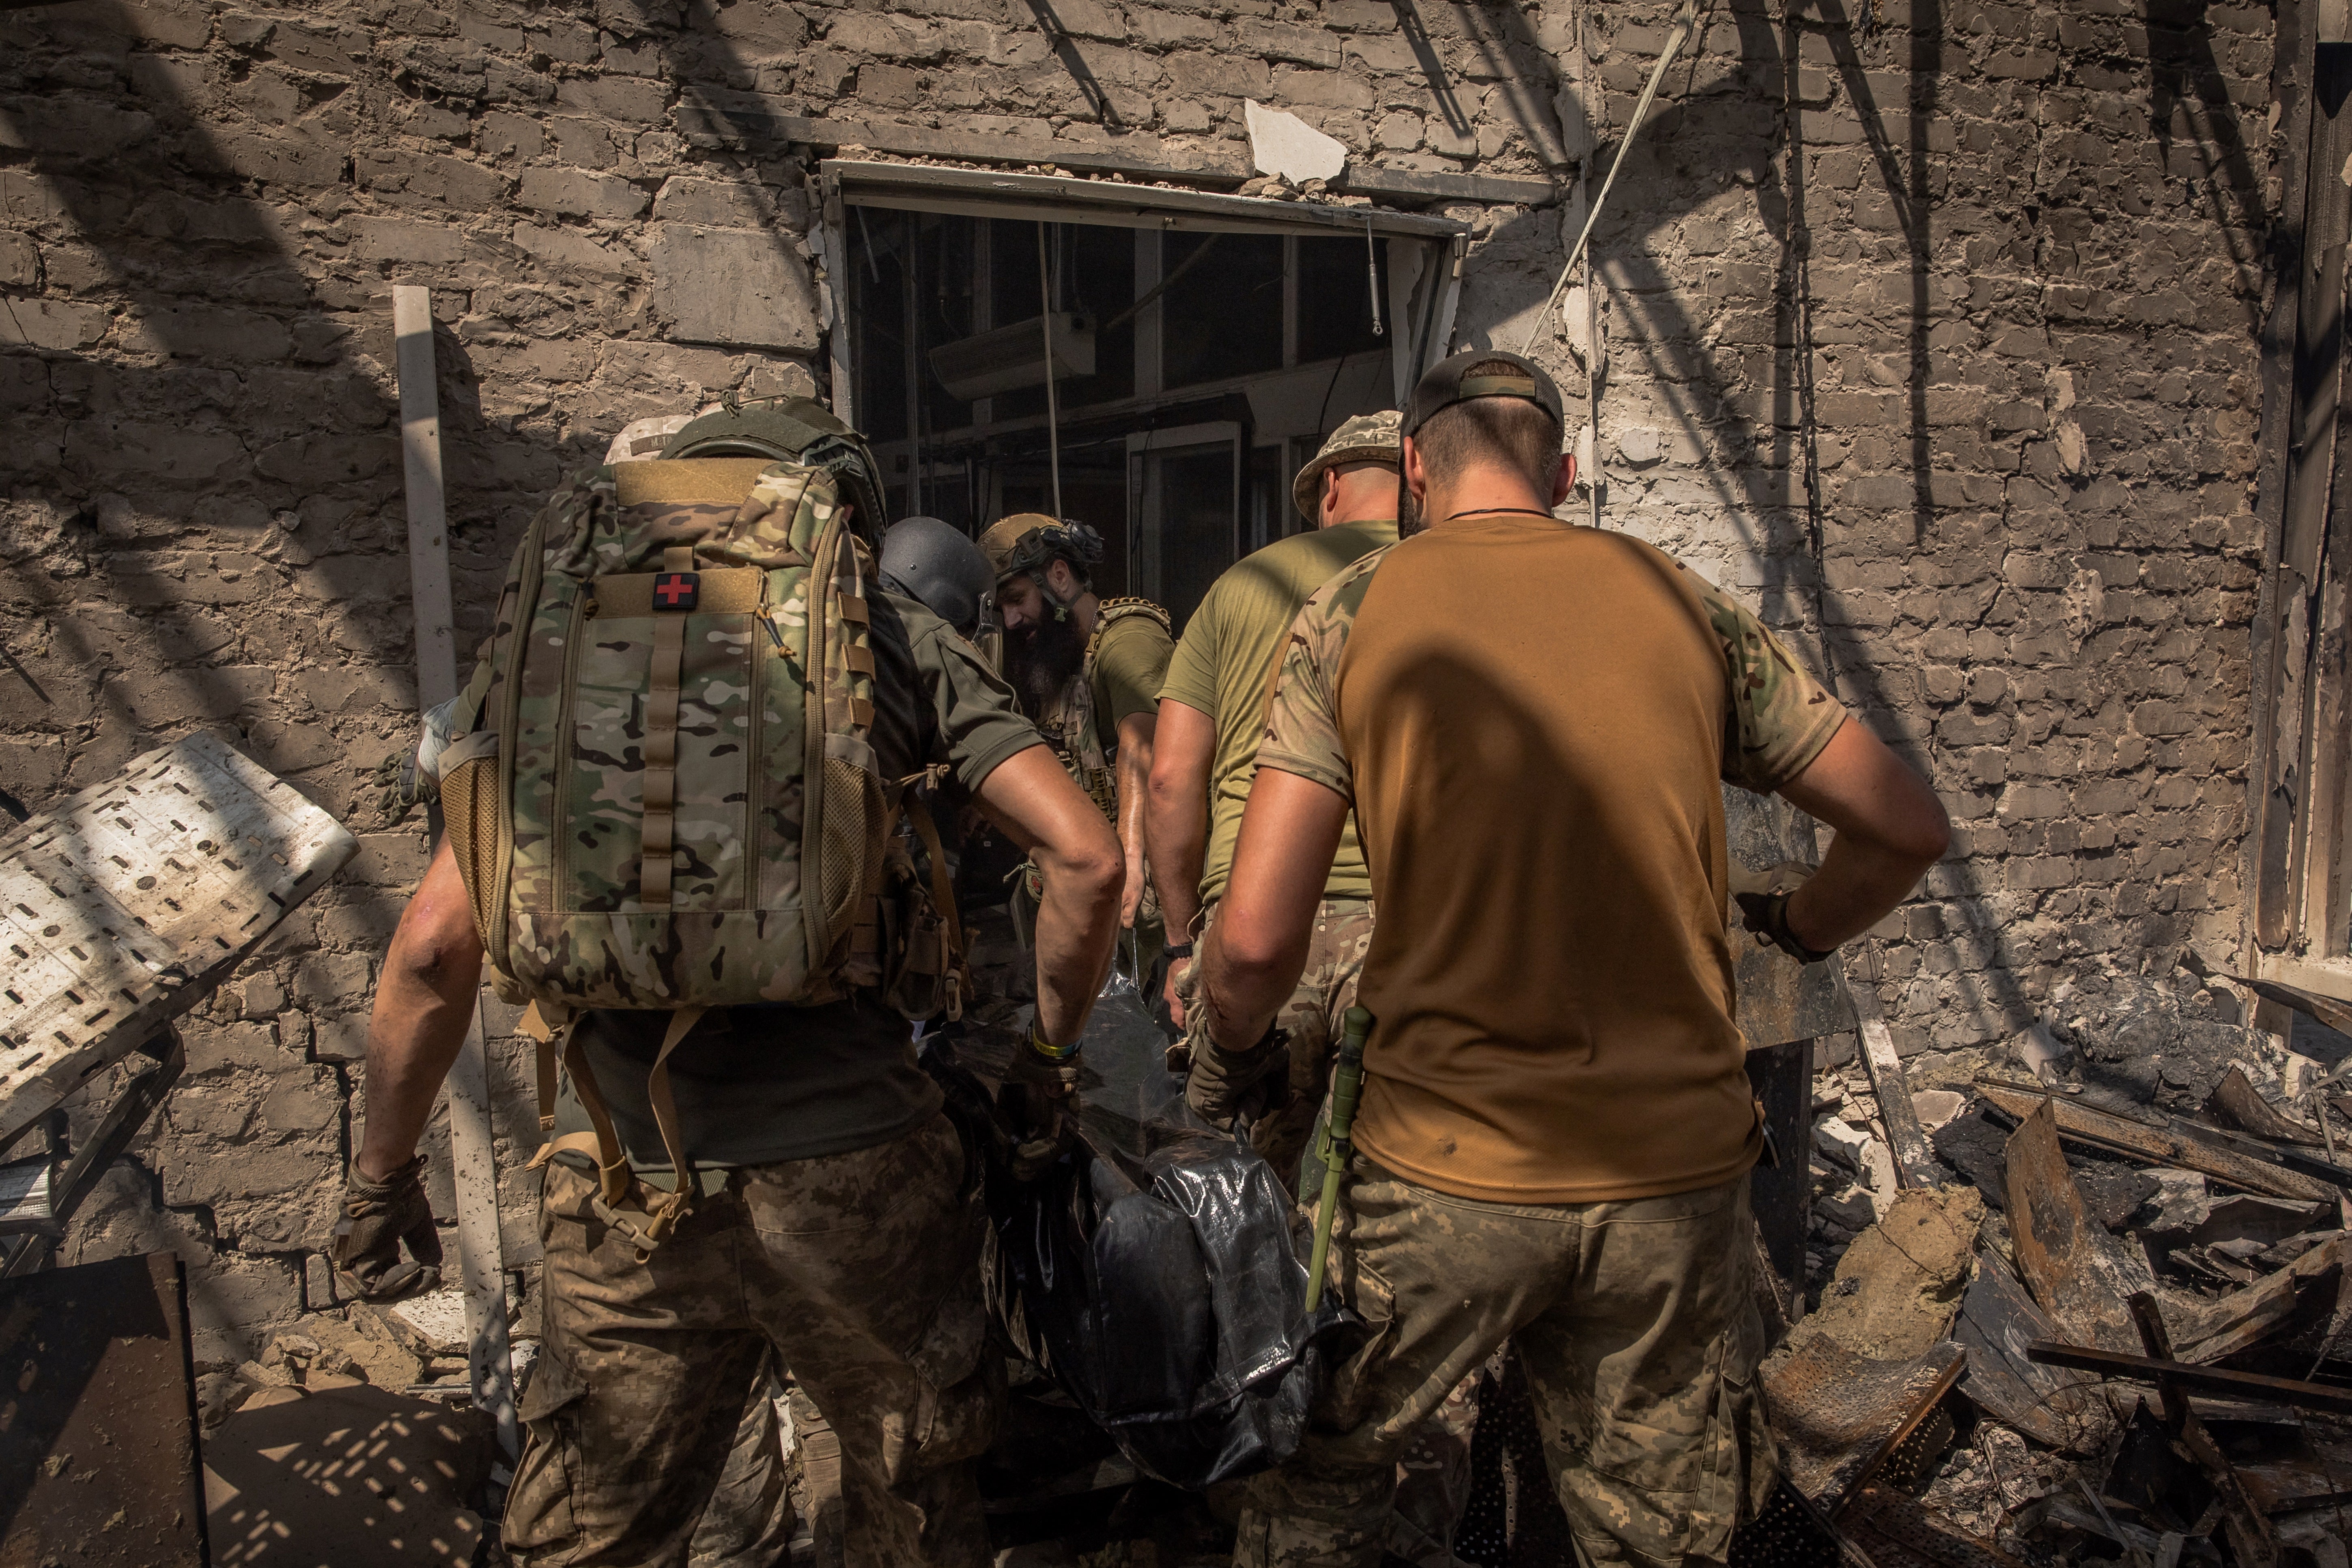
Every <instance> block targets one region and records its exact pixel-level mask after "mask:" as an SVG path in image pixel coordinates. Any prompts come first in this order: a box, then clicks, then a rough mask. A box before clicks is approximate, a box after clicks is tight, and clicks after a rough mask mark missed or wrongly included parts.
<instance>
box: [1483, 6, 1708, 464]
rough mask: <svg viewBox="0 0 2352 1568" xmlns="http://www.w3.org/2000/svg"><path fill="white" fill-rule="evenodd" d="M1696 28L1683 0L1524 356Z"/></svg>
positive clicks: (1522, 349)
mask: <svg viewBox="0 0 2352 1568" xmlns="http://www.w3.org/2000/svg"><path fill="white" fill-rule="evenodd" d="M1697 26H1698V0H1683V8H1682V10H1681V11H1679V12H1678V13H1676V14H1675V30H1674V31H1673V32H1671V33H1669V34H1667V35H1666V47H1665V48H1664V51H1663V52H1661V53H1660V54H1659V56H1658V63H1657V65H1656V66H1654V68H1652V69H1651V71H1650V79H1649V82H1648V84H1647V85H1646V86H1644V87H1643V89H1642V96H1641V99H1640V100H1639V101H1637V102H1636V103H1635V104H1634V105H1633V120H1632V121H1629V122H1628V123H1627V125H1626V127H1625V136H1624V139H1623V140H1622V141H1621V142H1618V143H1617V156H1615V157H1614V158H1612V159H1611V160H1610V161H1609V177H1608V178H1607V179H1604V180H1602V181H1601V194H1600V195H1597V196H1595V197H1593V199H1592V206H1591V210H1590V211H1588V212H1587V213H1586V214H1585V215H1584V227H1583V229H1582V230H1581V231H1580V232H1579V233H1578V235H1577V237H1576V243H1575V244H1574V245H1573V246H1571V247H1569V252H1568V260H1567V262H1566V264H1565V265H1563V266H1562V267H1561V268H1560V269H1559V281H1558V282H1557V283H1554V284H1553V285H1552V286H1551V293H1550V295H1549V297H1548V298H1546V299H1545V300H1544V308H1543V309H1542V310H1539V311H1538V312H1537V313H1536V319H1535V321H1534V322H1533V323H1532V324H1531V325H1529V327H1528V335H1527V338H1526V340H1525V341H1524V342H1521V343H1520V344H1519V351H1518V352H1519V353H1522V354H1524V353H1527V352H1528V350H1529V349H1531V348H1533V347H1535V342H1536V334H1537V333H1538V332H1540V331H1543V326H1544V322H1546V321H1549V320H1550V319H1551V313H1552V311H1553V310H1557V309H1559V297H1560V294H1561V293H1562V292H1563V291H1564V290H1565V289H1567V288H1568V280H1569V279H1570V277H1572V276H1574V274H1575V272H1576V262H1577V258H1579V257H1580V256H1582V255H1583V254H1584V246H1585V242H1586V241H1587V240H1589V239H1591V237H1592V226H1593V225H1594V224H1596V223H1598V222H1600V221H1601V207H1602V206H1603V205H1606V204H1607V202H1608V200H1609V189H1610V187H1611V186H1612V185H1614V184H1616V183H1617V171H1618V170H1620V169H1622V168H1623V167H1624V166H1625V154H1626V153H1629V152H1631V151H1633V139H1634V138H1635V137H1636V136H1638V135H1640V134H1641V132H1642V121H1643V120H1645V119H1647V118H1648V117H1649V113H1650V103H1651V100H1654V99H1655V98H1656V97H1657V96H1658V83H1660V82H1661V81H1663V80H1664V79H1665V75H1666V68H1667V67H1669V66H1671V65H1673V64H1674V63H1675V56H1676V55H1678V54H1680V53H1682V47H1683V45H1685V43H1688V42H1689V41H1690V36H1691V34H1692V32H1693V31H1694V30H1695V29H1696V27H1697ZM1596 439H1597V437H1596Z"/></svg>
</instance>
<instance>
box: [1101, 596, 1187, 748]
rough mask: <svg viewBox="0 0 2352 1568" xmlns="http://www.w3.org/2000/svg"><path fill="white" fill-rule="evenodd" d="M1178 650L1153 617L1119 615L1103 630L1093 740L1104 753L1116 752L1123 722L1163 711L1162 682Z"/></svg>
mask: <svg viewBox="0 0 2352 1568" xmlns="http://www.w3.org/2000/svg"><path fill="white" fill-rule="evenodd" d="M1175 646H1176V645H1175V643H1174V642H1173V641H1172V640H1171V639H1170V637H1169V636H1168V628H1166V627H1165V626H1161V625H1160V623H1159V622H1158V621H1157V620H1155V619H1154V618H1153V617H1151V616H1120V617H1119V618H1118V620H1116V621H1113V622H1112V623H1111V624H1110V625H1109V626H1105V627H1104V628H1103V635H1102V641H1100V642H1098V643H1097V644H1096V645H1095V674H1094V687H1095V691H1094V697H1095V738H1096V739H1097V741H1100V742H1102V747H1103V750H1104V751H1105V752H1114V751H1117V750H1118V721H1120V720H1122V719H1124V718H1126V717H1128V716H1129V714H1131V713H1157V712H1158V711H1159V710H1160V680H1161V679H1162V678H1163V677H1164V676H1166V675H1167V673H1168V656H1169V654H1170V653H1171V651H1172V650H1173V649H1174V647H1175Z"/></svg>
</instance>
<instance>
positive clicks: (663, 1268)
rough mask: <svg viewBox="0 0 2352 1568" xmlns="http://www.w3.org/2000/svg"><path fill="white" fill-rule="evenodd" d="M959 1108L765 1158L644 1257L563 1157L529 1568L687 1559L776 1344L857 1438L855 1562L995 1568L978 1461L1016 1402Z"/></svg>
mask: <svg viewBox="0 0 2352 1568" xmlns="http://www.w3.org/2000/svg"><path fill="white" fill-rule="evenodd" d="M963 1165H964V1157H963V1150H962V1146H961V1142H959V1141H958V1139H957V1136H956V1133H955V1131H954V1129H953V1127H952V1126H951V1125H950V1123H949V1121H947V1119H946V1118H945V1117H944V1116H940V1117H934V1118H933V1119H932V1120H931V1121H929V1122H927V1123H925V1124H924V1125H923V1126H922V1127H921V1128H919V1129H918V1130H917V1131H914V1132H911V1133H909V1134H908V1135H907V1136H905V1137H903V1138H898V1139H896V1140H893V1141H892V1142H887V1143H882V1144H878V1145H877V1146H875V1147H873V1148H870V1149H861V1150H856V1151H855V1152H849V1153H845V1154H829V1155H824V1156H822V1157H820V1158H816V1159H809V1160H793V1161H786V1162H782V1163H776V1164H771V1165H753V1166H746V1167H743V1168H740V1169H738V1170H735V1171H732V1172H730V1173H729V1174H728V1179H727V1184H726V1186H725V1188H724V1189H723V1190H722V1191H720V1192H719V1193H716V1194H712V1195H710V1196H708V1197H704V1198H700V1199H698V1200H697V1202H696V1204H695V1207H694V1212H693V1213H692V1214H691V1215H688V1217H687V1219H686V1220H685V1221H684V1222H683V1223H682V1224H680V1226H678V1228H677V1233H676V1234H675V1235H673V1236H672V1237H670V1238H669V1239H668V1240H667V1241H666V1242H664V1243H663V1244H662V1246H661V1247H659V1248H658V1249H657V1250H656V1252H654V1254H653V1255H652V1256H651V1257H650V1258H648V1259H647V1260H646V1261H645V1262H643V1263H640V1262H638V1261H637V1256H636V1251H635V1247H632V1246H631V1245H630V1244H629V1243H628V1242H627V1241H625V1240H624V1239H623V1238H621V1237H617V1236H615V1235H614V1234H613V1233H612V1232H611V1231H610V1230H609V1229H608V1228H607V1227H606V1226H604V1223H603V1222H602V1221H601V1220H598V1219H597V1218H596V1217H595V1216H594V1215H593V1211H592V1210H591V1207H590V1198H591V1197H592V1196H593V1191H594V1181H593V1177H591V1176H589V1175H587V1174H585V1173H582V1172H580V1171H578V1170H575V1169H573V1168H572V1167H571V1166H569V1165H566V1164H564V1163H561V1162H558V1163H551V1164H550V1165H549V1166H548V1167H547V1172H546V1175H547V1184H546V1188H545V1190H544V1192H543V1193H542V1194H541V1206H540V1235H541V1243H542V1246H543V1248H544V1252H545V1264H544V1269H545V1272H544V1276H543V1279H544V1285H543V1289H544V1291H545V1298H544V1307H543V1319H544V1323H543V1341H542V1349H541V1355H540V1362H539V1364H538V1366H537V1368H536V1369H535V1370H534V1372H533V1374H532V1377H531V1381H530V1387H529V1388H528V1389H527V1390H525V1393H524V1397H523V1401H522V1408H521V1411H520V1414H521V1416H522V1419H523V1422H524V1424H525V1426H526V1427H527V1429H528V1442H527V1444H526V1446H525V1447H524V1450H523V1457H522V1462H521V1464H520V1466H519V1467H518V1468H517V1472H516V1476H515V1484H514V1489H513V1491H512V1492H511V1493H510V1494H509V1497H508V1500H507V1514H506V1527H505V1540H506V1546H507V1550H508V1552H509V1553H510V1554H511V1555H513V1556H514V1557H515V1558H516V1559H517V1560H518V1561H519V1562H520V1563H523V1564H525V1565H526V1568H624V1565H627V1568H683V1565H684V1564H685V1563H687V1561H688V1548H689V1542H692V1541H693V1539H694V1537H695V1534H696V1526H697V1523H698V1521H700V1520H701V1518H702V1516H703V1514H704V1511H705V1509H706V1507H707V1505H708V1504H709V1502H710V1500H711V1496H712V1492H713V1490H714V1489H715V1488H717V1487H718V1486H719V1482H720V1478H721V1475H722V1472H723V1471H724V1470H725V1469H726V1468H727V1465H728V1460H729V1456H730V1451H731V1450H732V1449H733V1448H734V1447H735V1446H736V1444H737V1442H738V1440H739V1436H740V1428H741V1427H742V1426H743V1416H744V1413H745V1401H746V1399H747V1398H748V1397H749V1395H750V1394H751V1391H752V1389H753V1387H754V1384H755V1382H756V1381H757V1380H758V1379H759V1378H760V1376H761V1365H762V1361H763V1358H764V1357H765V1356H766V1355H767V1354H768V1352H769V1351H770V1349H771V1347H772V1348H773V1350H774V1352H775V1353H776V1355H777V1356H778V1357H779V1358H780V1359H781V1360H782V1363H783V1364H784V1365H785V1366H787V1367H789V1368H790V1369H791V1370H792V1373H793V1377H794V1378H795V1380H796V1381H797V1382H798V1383H799V1384H800V1386H801V1388H802V1389H803V1392H805V1393H806V1394H808V1395H809V1397H810V1398H811V1399H813V1400H814V1402H815V1404H816V1406H817V1408H818V1409H819V1410H821V1411H822V1412H824V1416H825V1419H826V1420H827V1422H828V1423H830V1424H831V1426H832V1427H833V1429H834V1431H835V1434H836V1435H837V1436H839V1439H840V1443H841V1462H842V1493H843V1514H844V1518H843V1536H844V1547H845V1560H846V1561H847V1562H848V1563H852V1564H857V1565H866V1564H883V1563H920V1564H938V1565H940V1568H972V1565H975V1564H983V1563H987V1562H988V1561H989V1559H990V1555H991V1553H990V1551H989V1546H988V1532H987V1529H986V1526H985V1523H984V1521H983V1520H982V1515H981V1508H980V1494H979V1491H978V1489H977V1488H976V1486H975V1485H974V1482H973V1479H972V1473H971V1469H972V1468H971V1460H972V1459H973V1458H976V1457H977V1456H978V1455H979V1454H980V1453H981V1452H982V1450H984V1449H985V1448H986V1447H987V1446H988V1442H989V1439H990V1438H991V1436H992V1435H993V1432H994V1427H995V1423H996V1418H997V1414H998V1411H999V1409H1000V1408H1001V1406H1002V1404H1003V1363H1002V1362H1001V1361H1000V1360H999V1359H998V1358H997V1357H995V1356H992V1355H990V1354H988V1353H987V1331H988V1323H987V1309H986V1306H985V1304H984V1302H983V1300H982V1293H981V1283H980V1273H979V1258H980V1250H981V1245H982V1235H983V1229H982V1225H983V1222H982V1218H981V1214H980V1210H979V1207H978V1205H977V1203H976V1201H975V1200H974V1199H972V1198H971V1197H968V1196H965V1195H961V1194H959V1193H958V1191H957V1188H958V1185H959V1183H960V1181H961V1177H962V1173H963Z"/></svg>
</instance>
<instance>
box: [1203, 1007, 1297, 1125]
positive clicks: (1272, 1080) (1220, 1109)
mask: <svg viewBox="0 0 2352 1568" xmlns="http://www.w3.org/2000/svg"><path fill="white" fill-rule="evenodd" d="M1200 1016H1202V1017H1206V1016H1207V1010H1206V1009H1205V1008H1204V1009H1202V1012H1201V1015H1200ZM1289 1066H1290V1032H1289V1031H1288V1030H1286V1029H1278V1028H1276V1027H1274V1026H1271V1025H1269V1026H1267V1028H1266V1031H1265V1037H1264V1038H1263V1039H1261V1040H1259V1041H1258V1043H1257V1044H1256V1045H1255V1046H1252V1047H1250V1048H1249V1049H1248V1050H1245V1051H1228V1050H1226V1049H1224V1048H1223V1047H1220V1046H1219V1045H1218V1044H1217V1043H1216V1042H1215V1041H1214V1040H1213V1039H1211V1038H1209V1032H1208V1030H1207V1029H1205V1028H1203V1029H1202V1030H1201V1032H1200V1033H1199V1035H1198V1036H1197V1037H1195V1038H1194V1039H1193V1041H1192V1073H1191V1075H1190V1076H1189V1077H1187V1078H1186V1079H1185V1080H1184V1103H1185V1104H1187V1105H1189V1106H1191V1107H1192V1109H1193V1110H1195V1111H1198V1112H1199V1113H1200V1114H1201V1116H1202V1118H1203V1119H1204V1120H1206V1121H1209V1122H1210V1123H1212V1124H1213V1125H1214V1126H1218V1127H1225V1126H1229V1125H1231V1124H1232V1122H1233V1120H1234V1117H1235V1116H1242V1117H1245V1118H1247V1119H1248V1121H1250V1122H1251V1123H1253V1124H1254V1123H1255V1122H1256V1121H1257V1120H1258V1119H1259V1118H1260V1117H1262V1116H1265V1115H1267V1114H1269V1113H1270V1112H1272V1111H1275V1110H1279V1109H1281V1107H1282V1105H1283V1103H1284V1102H1285V1101H1286V1100H1288V1099H1289V1097H1290V1074H1289V1071H1288V1068H1289Z"/></svg>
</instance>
